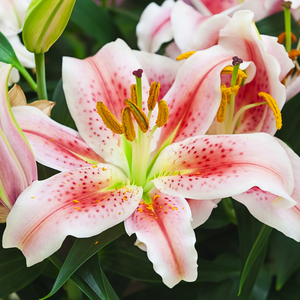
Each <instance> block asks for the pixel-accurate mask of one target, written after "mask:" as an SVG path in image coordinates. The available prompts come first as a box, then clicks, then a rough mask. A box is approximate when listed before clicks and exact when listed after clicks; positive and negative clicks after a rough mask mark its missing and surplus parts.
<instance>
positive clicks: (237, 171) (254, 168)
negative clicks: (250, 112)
mask: <svg viewBox="0 0 300 300" xmlns="http://www.w3.org/2000/svg"><path fill="white" fill-rule="evenodd" d="M149 178H151V179H152V181H153V182H154V184H155V186H156V188H158V189H161V191H162V192H163V193H167V194H169V195H172V196H174V197H176V196H177V197H179V196H180V197H185V198H192V199H217V198H225V197H229V196H234V195H238V194H241V193H244V192H246V191H247V190H249V189H250V188H252V187H254V186H258V187H260V188H261V189H262V190H265V191H268V192H271V193H273V194H275V195H277V197H279V196H280V197H282V198H281V200H280V201H278V202H277V203H276V206H280V207H285V208H287V207H291V206H293V205H294V204H295V201H294V200H293V199H292V198H291V197H290V195H291V193H292V191H293V189H294V178H293V170H292V165H291V162H290V158H289V157H288V155H287V153H286V151H285V150H284V149H283V148H282V147H281V146H280V145H279V144H278V142H277V141H276V139H275V138H273V137H272V136H270V135H268V134H264V133H255V134H242V135H218V136H217V135H215V136H198V137H195V138H190V139H186V140H185V141H182V142H179V143H174V144H172V145H170V146H168V147H166V148H165V149H164V150H163V151H162V152H161V154H160V155H159V157H158V159H157V161H156V162H155V165H154V167H153V169H152V172H151V174H150V176H149Z"/></svg>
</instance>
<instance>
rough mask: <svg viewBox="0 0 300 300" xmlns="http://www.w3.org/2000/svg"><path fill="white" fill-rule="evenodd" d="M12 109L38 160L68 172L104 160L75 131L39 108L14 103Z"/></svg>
mask: <svg viewBox="0 0 300 300" xmlns="http://www.w3.org/2000/svg"><path fill="white" fill-rule="evenodd" d="M12 111H13V113H14V116H15V118H16V120H17V122H18V123H19V125H20V127H21V129H22V130H23V132H24V134H25V136H26V138H27V139H28V141H29V143H30V145H31V147H32V149H33V152H34V155H35V158H36V160H37V161H38V162H39V163H41V164H43V165H45V166H48V167H50V168H53V169H55V170H59V171H68V170H72V169H76V168H80V167H86V166H90V164H91V163H92V164H95V163H99V162H104V160H103V159H102V158H101V157H100V156H99V155H98V154H96V153H95V152H94V151H93V150H92V149H91V148H90V147H89V146H88V145H87V144H86V143H85V142H84V141H83V140H82V138H81V137H80V135H79V134H78V132H77V131H75V130H73V129H71V128H68V127H66V126H63V125H61V124H59V123H57V122H55V121H53V120H52V119H51V118H49V117H48V116H47V115H46V114H44V113H43V112H42V111H41V110H39V109H37V108H35V107H31V106H16V107H13V108H12Z"/></svg>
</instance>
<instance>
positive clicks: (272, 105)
mask: <svg viewBox="0 0 300 300" xmlns="http://www.w3.org/2000/svg"><path fill="white" fill-rule="evenodd" d="M258 96H259V97H263V98H264V99H265V100H266V102H267V104H268V105H269V107H270V108H271V109H272V111H273V114H274V117H275V122H276V128H277V129H278V130H279V129H280V128H281V127H282V117H281V112H280V109H279V107H278V105H277V102H276V100H275V99H274V98H273V97H272V96H271V95H269V94H267V93H265V92H260V93H258Z"/></svg>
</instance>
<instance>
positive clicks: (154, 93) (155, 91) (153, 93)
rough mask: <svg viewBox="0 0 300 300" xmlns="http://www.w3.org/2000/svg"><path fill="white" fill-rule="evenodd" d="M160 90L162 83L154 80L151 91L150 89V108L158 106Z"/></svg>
mask: <svg viewBox="0 0 300 300" xmlns="http://www.w3.org/2000/svg"><path fill="white" fill-rule="evenodd" d="M159 91H160V83H159V82H156V81H154V82H152V83H151V87H150V91H149V97H148V102H147V103H148V110H153V109H154V108H155V106H156V102H157V99H158V96H159Z"/></svg>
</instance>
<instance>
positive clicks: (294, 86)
mask: <svg viewBox="0 0 300 300" xmlns="http://www.w3.org/2000/svg"><path fill="white" fill-rule="evenodd" d="M285 84H286V101H288V100H290V99H292V98H293V97H294V96H296V95H297V94H298V93H299V92H300V76H299V75H298V76H297V74H295V75H294V76H293V77H292V78H290V77H288V78H287V79H286V82H285Z"/></svg>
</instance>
